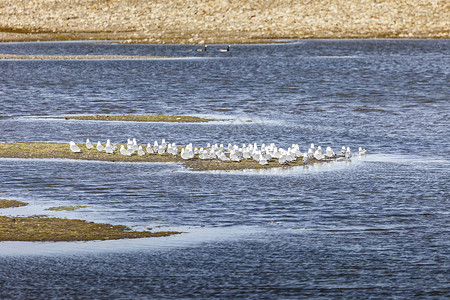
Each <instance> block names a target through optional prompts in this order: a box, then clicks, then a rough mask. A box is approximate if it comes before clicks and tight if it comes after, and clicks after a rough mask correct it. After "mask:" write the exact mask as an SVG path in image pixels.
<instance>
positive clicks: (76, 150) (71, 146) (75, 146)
mask: <svg viewBox="0 0 450 300" xmlns="http://www.w3.org/2000/svg"><path fill="white" fill-rule="evenodd" d="M69 145H70V151H72V152H75V153H79V152H81V149H80V147H78V146H77V144H75V143H74V142H72V141H71V142H69Z"/></svg>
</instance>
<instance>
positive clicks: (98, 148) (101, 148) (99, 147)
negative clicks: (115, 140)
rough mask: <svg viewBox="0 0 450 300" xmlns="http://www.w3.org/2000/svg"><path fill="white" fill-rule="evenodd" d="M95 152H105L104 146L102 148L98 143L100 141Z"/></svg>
mask: <svg viewBox="0 0 450 300" xmlns="http://www.w3.org/2000/svg"><path fill="white" fill-rule="evenodd" d="M97 150H98V151H100V152H102V151H103V150H105V146H103V145H102V143H100V141H98V143H97Z"/></svg>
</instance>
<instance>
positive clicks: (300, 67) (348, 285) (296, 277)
mask: <svg viewBox="0 0 450 300" xmlns="http://www.w3.org/2000/svg"><path fill="white" fill-rule="evenodd" d="M449 46H450V43H449V42H448V41H447V40H423V41H420V40H403V41H392V40H368V41H362V40H348V41H346V40H343V41H333V40H330V41H313V40H311V41H301V42H297V43H292V44H286V45H283V44H271V45H232V47H231V50H232V51H231V52H229V53H220V52H218V51H215V50H217V49H219V48H221V47H223V46H218V45H210V46H209V47H208V49H209V48H211V51H210V52H208V53H206V54H205V53H196V52H195V51H194V52H188V50H189V49H192V48H193V47H192V46H169V45H118V44H111V43H79V42H77V43H27V44H15V43H11V44H1V45H0V53H15V54H30V53H32V54H131V55H136V54H137V55H165V56H170V57H182V58H183V59H161V60H125V61H118V60H107V61H102V60H94V61H90V60H81V61H53V60H39V61H32V60H21V61H0V69H1V71H2V72H0V87H1V88H0V141H57V142H68V141H70V140H74V141H77V142H83V141H84V140H85V139H86V138H90V139H91V140H92V141H97V140H102V141H103V142H104V141H105V140H106V139H107V138H110V139H111V140H112V141H115V142H122V143H123V142H125V141H126V139H127V138H131V137H136V138H137V139H138V141H139V142H142V143H147V142H153V141H154V140H155V139H158V140H160V139H162V138H165V139H166V140H168V141H170V142H176V143H177V144H184V143H188V142H192V143H194V144H196V145H204V144H206V143H207V142H212V143H225V144H226V143H228V142H232V143H252V142H257V143H271V142H275V143H277V144H278V145H280V146H283V147H288V146H289V145H290V144H292V143H299V144H300V145H301V147H302V150H306V147H307V145H308V144H309V143H311V142H314V143H316V144H320V145H322V146H328V145H330V146H332V147H334V148H335V151H337V150H338V149H340V147H341V146H343V145H346V146H347V145H348V146H350V147H351V148H352V149H353V151H354V152H356V150H357V147H359V146H363V147H365V148H367V149H368V155H366V156H364V157H358V156H357V155H355V156H354V157H353V158H352V160H351V161H345V160H343V161H336V162H332V163H324V164H320V165H312V166H307V167H295V168H287V169H272V170H263V171H251V170H247V171H233V172H226V171H214V172H191V171H189V170H186V169H184V168H183V167H182V166H181V165H178V164H167V163H166V164H152V163H109V162H83V161H73V160H25V159H0V170H1V172H0V198H6V199H14V200H21V201H25V202H28V203H30V205H29V206H27V207H21V208H12V209H5V210H2V212H1V213H2V214H4V215H25V216H28V215H48V216H56V217H67V218H79V219H85V220H88V221H95V222H106V223H110V224H124V225H127V226H130V227H132V228H134V229H144V228H149V227H150V228H153V230H178V231H182V232H184V233H183V234H181V235H177V236H171V237H167V238H154V239H138V240H125V241H106V242H99V241H96V242H76V243H24V242H2V243H0V287H1V288H0V298H21V299H23V298H45V299H48V298H67V297H72V298H105V299H106V298H108V299H110V298H149V297H152V298H190V297H195V298H199V297H205V298H213V297H214V298H215V297H218V298H224V297H229V298H258V299H259V298H299V297H302V298H313V297H324V298H333V297H336V298H351V297H354V298H365V297H374V298H385V297H399V298H408V299H410V298H412V297H419V298H433V297H436V298H444V297H449V296H450V281H449V279H448V273H449V272H450V263H449V261H450V253H449V252H450V250H449V249H450V234H449V228H450V221H449V220H450V216H449V211H450V210H449V207H450V201H449V198H450V195H449V194H450V193H449V188H448V178H449V175H450V172H449V167H450V160H449V155H450V141H449V134H448V132H449V123H450V122H449V119H450V118H449V112H450V101H449V100H450V99H449V95H450V87H449V84H448V83H449V82H450V71H449V67H450V60H449V59H450V50H449ZM208 51H209V50H208ZM98 113H100V114H124V113H127V114H128V113H130V114H143V113H161V114H187V115H199V116H216V117H219V118H230V119H232V120H230V121H225V122H212V123H207V124H172V123H138V122H126V123H123V122H95V121H68V120H50V119H41V118H39V117H40V116H60V115H66V114H98ZM247 120H252V122H247ZM62 205H64V206H65V205H85V206H88V207H87V208H84V209H80V210H77V211H73V212H54V211H48V210H46V209H47V208H49V207H51V206H62Z"/></svg>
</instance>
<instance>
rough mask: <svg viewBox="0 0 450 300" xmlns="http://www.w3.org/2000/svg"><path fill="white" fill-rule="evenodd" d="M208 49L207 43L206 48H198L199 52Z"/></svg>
mask: <svg viewBox="0 0 450 300" xmlns="http://www.w3.org/2000/svg"><path fill="white" fill-rule="evenodd" d="M207 49H208V45H205V47H204V48H200V49H197V52H206V50H207Z"/></svg>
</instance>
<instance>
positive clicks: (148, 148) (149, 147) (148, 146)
mask: <svg viewBox="0 0 450 300" xmlns="http://www.w3.org/2000/svg"><path fill="white" fill-rule="evenodd" d="M145 150H147V153H148V154H153V148H152V145H150V143H148V144H147V148H146V149H145Z"/></svg>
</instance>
